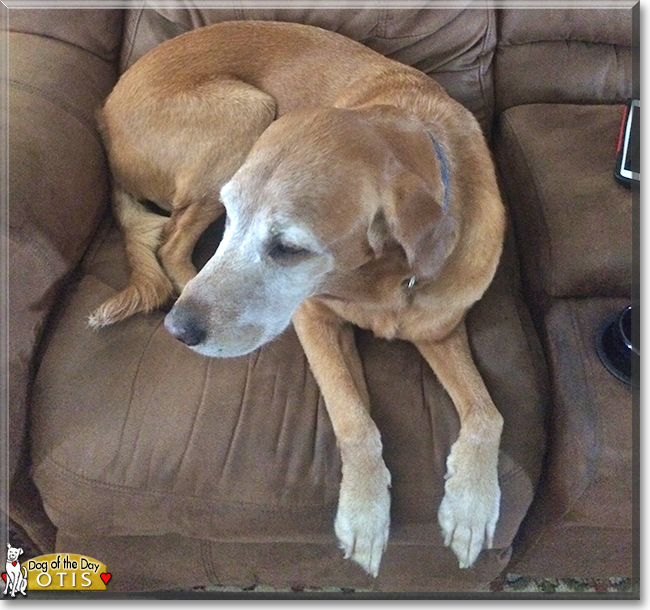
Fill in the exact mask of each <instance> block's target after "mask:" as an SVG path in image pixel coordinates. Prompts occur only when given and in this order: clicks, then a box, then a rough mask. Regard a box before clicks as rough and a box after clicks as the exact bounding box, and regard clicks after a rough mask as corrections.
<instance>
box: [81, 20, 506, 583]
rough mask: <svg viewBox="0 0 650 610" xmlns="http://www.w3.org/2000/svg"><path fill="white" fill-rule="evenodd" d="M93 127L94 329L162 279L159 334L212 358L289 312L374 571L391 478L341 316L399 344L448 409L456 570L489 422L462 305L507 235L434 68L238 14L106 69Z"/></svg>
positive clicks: (485, 174) (471, 133)
mask: <svg viewBox="0 0 650 610" xmlns="http://www.w3.org/2000/svg"><path fill="white" fill-rule="evenodd" d="M100 124H101V132H102V135H103V138H104V142H105V144H106V149H107V151H108V158H109V162H110V166H111V171H112V175H113V183H114V197H113V199H114V210H115V215H116V217H117V219H118V221H119V224H120V226H121V229H122V231H123V234H124V238H125V243H126V252H127V258H128V261H129V264H130V266H131V269H132V274H131V279H130V284H129V285H128V287H127V288H126V289H125V290H123V291H122V292H120V293H118V294H116V295H115V296H114V297H112V298H110V299H109V300H108V301H107V302H106V303H104V304H103V305H102V306H100V307H99V308H98V309H97V310H96V311H95V312H94V313H93V314H92V315H91V316H90V318H89V323H90V325H91V326H92V327H94V328H101V327H102V326H105V325H108V324H112V323H114V322H117V321H119V320H123V319H125V318H127V317H128V316H130V315H132V314H134V313H137V312H147V311H151V310H153V309H155V308H158V307H161V306H162V305H163V304H165V303H166V302H167V301H168V300H169V299H170V297H172V296H173V295H174V293H175V291H176V292H178V293H180V296H179V297H178V299H177V300H176V302H175V304H174V305H173V307H172V309H171V310H170V311H169V312H168V313H167V315H166V317H165V321H164V324H165V327H166V329H167V330H168V331H169V332H170V333H171V334H172V335H173V336H174V337H176V338H177V339H179V340H180V341H182V342H183V343H185V344H186V345H187V346H188V347H190V348H191V349H192V350H194V351H195V352H198V353H200V354H204V355H206V356H210V357H219V358H225V357H235V356H241V355H244V354H247V353H250V352H251V351H253V350H255V349H257V348H259V347H260V346H262V345H264V344H265V343H267V342H269V341H271V340H272V339H274V338H275V337H277V336H278V335H279V334H280V333H282V332H283V331H284V330H285V329H286V328H287V327H288V326H289V324H290V323H292V322H293V325H294V328H295V330H296V332H297V334H298V337H299V339H300V342H301V344H302V347H303V348H304V351H305V354H306V356H307V359H308V362H309V364H310V367H311V370H312V372H313V374H314V377H315V379H316V381H317V383H318V385H319V387H320V390H321V392H322V394H323V397H324V399H325V403H326V407H327V411H328V414H329V416H330V419H331V422H332V426H333V429H334V433H335V436H336V440H337V444H338V447H339V451H340V455H341V462H342V473H341V486H340V494H339V502H338V508H337V513H336V518H335V522H334V529H335V533H336V535H337V538H338V541H339V545H340V547H341V549H342V550H343V552H344V554H345V557H346V558H350V559H352V560H353V561H355V562H357V563H358V564H359V565H360V566H362V567H363V568H364V569H365V570H366V571H367V572H368V573H369V574H371V575H373V576H377V574H378V571H379V565H380V561H381V558H382V554H383V552H384V550H385V548H386V544H387V541H388V535H389V525H390V524H389V509H390V492H389V487H390V484H391V475H390V473H389V471H388V469H387V468H386V465H385V463H384V460H383V457H382V443H381V437H380V433H379V431H378V429H377V427H376V425H375V424H374V422H373V420H372V418H371V416H370V401H369V397H368V390H367V388H366V384H365V380H364V376H363V370H362V365H361V362H360V359H359V355H358V353H357V351H356V347H355V343H354V335H353V325H356V326H359V327H362V328H366V329H371V330H372V331H373V332H374V334H375V335H377V336H379V337H383V338H386V339H393V338H400V339H404V340H408V341H410V342H412V343H413V344H414V345H415V346H416V347H417V349H418V350H419V351H420V353H421V354H422V356H423V357H424V359H425V360H426V362H427V363H428V364H429V365H430V366H431V368H432V369H433V371H434V373H435V374H436V376H437V377H438V379H439V381H440V382H441V383H442V385H443V387H444V388H445V390H446V391H447V392H448V394H449V395H450V397H451V399H452V401H453V403H454V405H455V407H456V409H457V411H458V416H459V419H460V432H459V436H458V438H457V439H456V440H455V442H454V444H453V445H452V447H451V450H450V454H449V456H448V458H447V473H446V477H445V478H446V481H445V485H444V497H443V500H442V502H441V504H440V506H439V510H438V520H439V523H440V526H441V528H442V534H443V537H444V543H445V545H446V546H448V547H451V549H452V550H453V551H454V552H455V553H456V555H457V557H458V561H459V566H460V567H461V568H467V567H470V566H471V565H473V564H474V562H475V560H476V559H477V556H478V555H479V553H480V551H481V550H482V549H483V547H484V546H487V547H488V548H492V544H493V538H494V532H495V528H496V524H497V521H498V517H499V504H500V489H499V484H498V479H497V461H498V451H499V443H500V437H501V431H502V427H503V418H502V417H501V415H500V414H499V411H498V410H497V408H496V407H495V405H494V403H493V401H492V399H491V398H490V395H489V393H488V391H487V389H486V387H485V384H484V382H483V380H482V378H481V375H480V374H479V372H478V370H477V369H476V366H475V364H474V362H473V360H472V355H471V353H470V348H469V344H468V338H467V332H466V328H465V322H464V320H465V315H466V313H467V311H468V310H469V309H470V307H471V306H472V305H473V304H474V303H475V302H476V301H477V300H478V299H480V298H481V296H482V295H483V293H484V292H485V290H486V289H487V287H488V285H489V284H490V282H491V281H492V278H493V276H494V273H495V271H496V268H497V264H498V261H499V258H500V255H501V250H502V244H503V238H504V230H505V229H504V227H505V212H504V206H503V203H502V201H501V198H500V194H499V190H498V187H497V182H496V178H495V171H494V166H493V163H492V159H491V156H490V153H489V150H488V147H487V144H486V142H485V139H484V136H483V134H482V131H481V129H480V126H479V125H478V123H477V121H476V119H475V118H474V116H473V115H472V114H471V113H470V112H469V111H468V110H466V109H465V108H464V107H463V106H462V105H460V104H459V103H457V102H455V101H454V100H452V99H451V98H450V97H449V95H448V94H447V93H446V92H445V91H444V90H443V88H442V87H441V86H440V85H438V84H437V83H436V82H435V81H434V80H433V79H431V78H430V77H428V76H426V75H424V74H423V73H421V72H419V71H418V70H416V69H414V68H411V67H407V66H404V65H402V64H400V63H397V62H395V61H393V60H390V59H388V58H385V57H383V56H381V55H380V54H378V53H376V52H374V51H372V50H370V49H368V48H366V47H365V46H363V45H361V44H359V43H357V42H354V41H352V40H349V39H347V38H345V37H343V36H341V35H338V34H335V33H331V32H327V31H325V30H322V29H319V28H316V27H313V26H306V25H299V24H288V23H273V22H251V21H248V22H225V23H220V24H216V25H213V26H208V27H204V28H200V29H197V30H194V31H191V32H188V33H185V34H183V35H181V36H178V37H177V38H174V39H172V40H170V41H167V42H165V43H163V44H161V45H160V46H158V47H156V48H154V49H153V50H152V51H150V52H149V53H148V54H146V55H145V56H143V57H142V58H141V59H139V60H138V61H137V62H136V63H135V64H134V65H133V66H132V67H131V68H130V69H129V70H127V71H126V72H125V73H124V75H123V76H122V77H121V78H120V80H119V81H118V83H117V85H116V86H115V88H114V90H113V92H112V93H111V94H110V95H109V97H108V98H107V100H106V102H105V104H104V106H103V108H102V109H101V111H100ZM145 201H150V202H153V203H155V204H156V205H157V206H158V207H160V208H162V209H163V210H165V211H166V212H167V213H168V214H170V216H169V217H165V216H163V215H159V214H154V213H152V212H151V210H149V209H148V208H147V207H146V206H145V205H143V202H145ZM224 211H225V212H226V218H227V220H226V226H225V230H224V234H223V238H222V241H221V242H220V244H219V246H218V248H217V250H216V252H215V254H214V255H213V256H212V258H211V259H210V260H209V261H208V262H207V263H206V265H205V266H204V267H203V268H202V270H201V271H200V272H199V273H198V274H197V272H196V269H195V268H194V267H193V266H192V263H191V258H190V256H191V252H192V249H193V247H194V245H195V243H196V241H197V239H198V237H199V236H200V235H201V234H202V233H203V231H204V230H205V229H206V227H207V226H208V225H209V224H210V223H212V222H213V221H214V220H215V219H216V218H218V217H219V216H220V215H221V214H223V213H224Z"/></svg>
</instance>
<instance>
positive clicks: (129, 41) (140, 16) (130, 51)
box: [120, 2, 145, 66]
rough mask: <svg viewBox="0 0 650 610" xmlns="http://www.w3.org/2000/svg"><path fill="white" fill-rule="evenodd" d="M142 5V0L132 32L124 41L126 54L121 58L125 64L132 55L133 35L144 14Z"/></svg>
mask: <svg viewBox="0 0 650 610" xmlns="http://www.w3.org/2000/svg"><path fill="white" fill-rule="evenodd" d="M144 5H145V3H144V2H143V3H142V6H141V7H140V8H139V9H138V13H137V16H136V18H135V25H134V26H133V34H132V35H131V36H130V37H129V39H128V40H127V41H126V44H127V45H128V50H127V55H126V57H125V58H124V60H123V62H124V65H125V66H128V65H129V62H130V61H131V57H132V56H133V49H134V48H135V37H136V35H137V33H138V30H139V29H140V21H141V19H142V15H143V14H144ZM120 63H122V62H120Z"/></svg>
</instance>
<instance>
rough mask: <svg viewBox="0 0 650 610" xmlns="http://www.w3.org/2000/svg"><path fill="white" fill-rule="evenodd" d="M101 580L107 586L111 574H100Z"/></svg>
mask: <svg viewBox="0 0 650 610" xmlns="http://www.w3.org/2000/svg"><path fill="white" fill-rule="evenodd" d="M100 577H101V579H102V580H103V581H104V584H105V585H107V584H108V581H109V580H110V579H111V573H110V572H103V573H102V574H100Z"/></svg>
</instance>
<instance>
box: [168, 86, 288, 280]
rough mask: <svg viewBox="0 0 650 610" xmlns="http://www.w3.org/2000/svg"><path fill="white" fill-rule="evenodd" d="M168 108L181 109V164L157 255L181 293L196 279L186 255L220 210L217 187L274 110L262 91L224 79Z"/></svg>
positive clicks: (221, 208) (268, 122)
mask: <svg viewBox="0 0 650 610" xmlns="http://www.w3.org/2000/svg"><path fill="white" fill-rule="evenodd" d="M168 103H169V102H168ZM174 103H178V104H181V105H180V106H179V109H178V110H179V113H182V114H183V115H184V117H185V118H184V122H185V129H186V137H184V138H183V141H184V142H185V146H184V150H185V154H186V156H187V160H186V162H185V164H184V167H183V171H182V172H181V173H179V174H178V175H177V176H176V184H175V194H174V198H173V205H172V215H171V218H170V220H169V223H168V224H167V225H166V227H165V230H164V233H163V244H162V245H161V247H160V250H159V251H158V256H159V258H160V261H161V263H162V265H163V267H164V269H165V271H166V272H167V274H168V276H169V277H170V279H171V280H172V281H173V283H174V285H175V286H176V288H177V289H178V290H179V291H181V290H182V289H183V287H184V286H185V284H187V282H188V281H189V280H191V279H192V278H193V277H194V276H195V275H196V269H195V268H194V266H193V265H192V261H191V256H192V250H193V249H194V246H195V244H196V242H197V240H198V239H199V237H200V236H201V234H202V233H203V232H204V231H205V230H206V229H207V228H208V226H209V225H210V223H212V222H213V221H214V220H216V219H217V218H218V217H219V216H220V215H221V214H222V213H223V211H224V206H223V204H222V203H221V200H220V196H219V192H220V190H221V187H222V186H223V185H224V184H225V183H226V182H227V181H228V180H230V178H231V177H232V175H233V174H234V173H235V172H236V171H237V170H238V169H239V167H240V165H241V164H242V163H243V162H244V159H245V158H246V155H247V154H248V152H249V150H250V149H251V147H252V146H253V144H254V143H255V141H256V140H257V139H258V138H259V136H260V135H262V132H263V131H264V130H265V129H266V128H267V127H268V126H269V125H270V124H271V122H272V121H273V119H274V118H275V112H276V106H275V100H273V98H272V97H270V96H269V95H267V94H266V93H264V92H263V91H261V90H259V89H257V88H256V87H254V86H252V85H249V84H247V83H244V82H242V81H238V80H230V79H220V80H217V81H214V82H210V83H204V84H202V85H200V86H199V87H198V88H197V91H194V92H188V93H186V95H184V96H180V97H179V98H178V99H177V100H175V102H174ZM188 116H189V117H191V119H190V122H189V123H188V118H187V117H188Z"/></svg>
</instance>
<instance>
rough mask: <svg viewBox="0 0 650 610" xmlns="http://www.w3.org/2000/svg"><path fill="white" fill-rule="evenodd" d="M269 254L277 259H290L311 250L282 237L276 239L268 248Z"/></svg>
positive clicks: (304, 254)
mask: <svg viewBox="0 0 650 610" xmlns="http://www.w3.org/2000/svg"><path fill="white" fill-rule="evenodd" d="M268 254H269V256H270V257H271V258H273V259H276V260H290V259H296V258H299V257H303V256H307V255H308V254H311V252H310V251H309V250H307V249H306V248H303V247H301V246H296V245H294V244H288V243H286V242H283V241H282V240H280V239H274V240H273V241H272V242H271V243H270V244H269V248H268Z"/></svg>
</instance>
